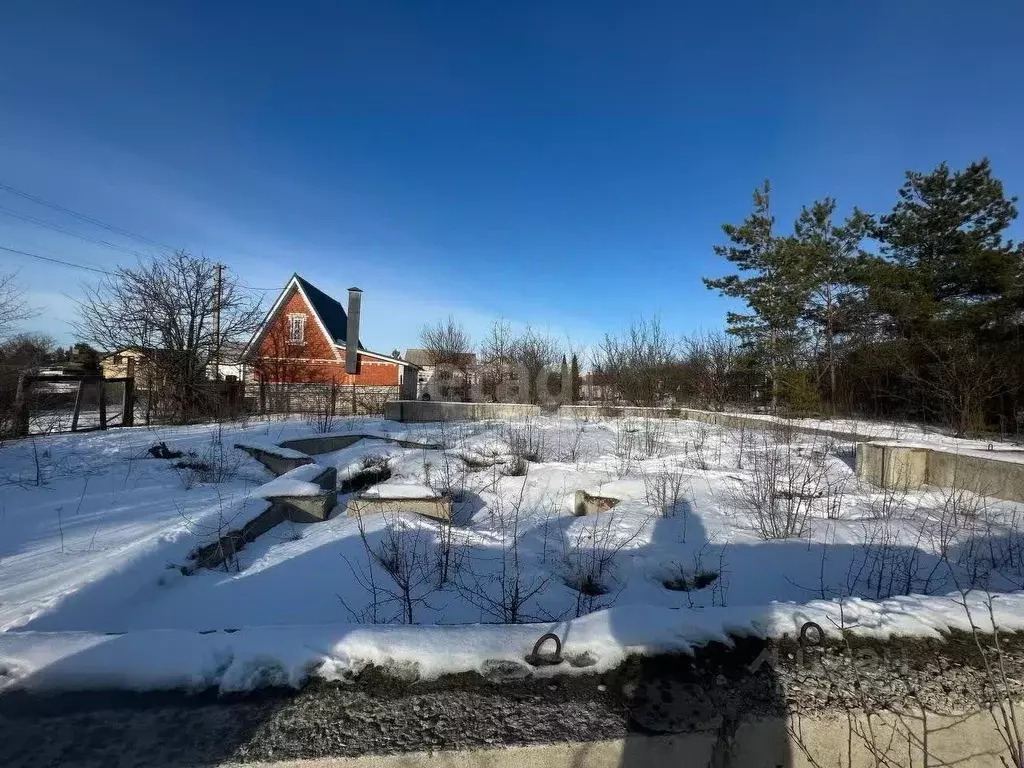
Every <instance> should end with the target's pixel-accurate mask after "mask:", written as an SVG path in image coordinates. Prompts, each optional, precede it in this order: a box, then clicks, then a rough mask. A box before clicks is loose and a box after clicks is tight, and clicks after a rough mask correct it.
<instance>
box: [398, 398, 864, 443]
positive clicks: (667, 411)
mask: <svg viewBox="0 0 1024 768" xmlns="http://www.w3.org/2000/svg"><path fill="white" fill-rule="evenodd" d="M546 413H550V414H557V415H559V416H579V417H581V418H592V419H597V418H604V419H616V418H634V419H635V418H646V417H651V418H659V419H660V418H667V419H690V420H692V421H701V422H704V423H706V424H717V425H719V426H722V427H732V428H735V429H739V428H741V427H745V428H747V429H762V430H763V429H772V428H780V429H792V430H793V431H794V432H799V433H800V434H807V435H821V436H823V437H831V438H834V439H836V440H843V441H847V442H859V441H863V440H870V439H871V438H870V437H868V436H866V435H859V434H856V433H854V432H846V431H844V430H838V429H827V428H823V427H812V426H802V425H800V424H799V423H795V422H775V421H772V420H770V419H767V418H759V417H757V416H752V415H749V414H742V413H723V412H718V411H699V410H696V409H693V408H636V407H632V406H605V405H561V406H560V405H552V406H543V407H542V406H539V405H523V404H520V403H444V402H437V401H424V400H396V401H394V402H390V403H388V404H387V405H386V406H385V409H384V418H386V419H388V420H389V421H405V422H423V421H482V420H485V419H511V418H517V417H518V418H521V417H524V416H540V415H542V414H546Z"/></svg>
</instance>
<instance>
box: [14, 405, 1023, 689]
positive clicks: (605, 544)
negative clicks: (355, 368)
mask: <svg viewBox="0 0 1024 768" xmlns="http://www.w3.org/2000/svg"><path fill="white" fill-rule="evenodd" d="M829 424H830V425H831V426H833V427H835V428H837V429H845V428H846V425H843V426H840V425H837V424H833V423H829ZM339 425H340V427H339V430H338V431H339V432H349V433H359V434H370V435H376V436H380V437H391V438H397V439H402V440H412V441H418V442H423V443H436V444H440V445H443V446H444V448H443V449H437V450H428V449H422V448H406V447H401V446H399V445H397V444H396V443H394V442H392V441H386V440H382V439H373V438H368V439H364V440H361V441H359V442H357V443H355V444H353V445H351V446H349V447H348V448H344V449H342V450H338V451H334V452H331V453H325V454H320V455H317V456H316V457H314V458H315V460H316V462H317V464H319V465H322V466H334V467H336V468H337V469H338V470H339V471H338V477H339V483H340V482H342V480H343V479H348V478H352V477H354V476H357V475H359V473H360V472H365V471H366V470H367V469H372V468H380V467H383V466H387V468H388V469H389V470H390V473H391V476H390V477H389V478H388V479H387V480H386V481H384V482H383V483H381V484H379V485H377V486H375V489H376V492H377V493H379V494H380V495H381V496H390V497H401V496H403V495H408V489H409V488H410V487H413V486H419V487H421V488H422V489H423V490H425V491H426V490H433V491H435V492H447V493H451V494H452V495H453V496H454V498H455V499H456V502H455V504H454V506H453V516H454V524H453V525H452V526H451V527H446V526H442V525H441V524H440V523H438V522H437V521H435V520H431V519H427V518H421V517H417V516H413V515H406V514H401V513H399V512H396V513H394V514H385V515H377V516H372V517H366V518H364V519H363V520H362V521H359V520H357V519H355V518H352V517H349V516H348V515H347V514H346V511H345V508H346V505H347V497H346V496H344V495H343V496H341V497H340V499H339V505H338V507H337V508H336V510H335V511H334V513H333V514H332V516H331V518H330V519H329V520H328V521H326V522H322V523H315V524H308V525H298V524H292V523H283V524H281V525H279V526H277V527H276V528H274V529H272V530H271V531H270V532H269V533H266V534H264V535H263V536H261V537H260V538H259V539H257V540H256V541H255V542H253V543H251V544H249V545H248V546H247V547H246V548H245V549H244V550H243V551H241V552H240V553H239V555H238V557H237V562H234V563H233V564H232V566H231V567H228V568H227V569H224V570H203V569H200V570H199V571H198V572H197V573H195V574H193V575H183V573H182V570H181V566H182V565H184V564H186V563H187V562H188V555H189V552H190V551H192V550H193V549H194V548H196V547H197V546H202V545H206V544H210V543H211V542H213V541H214V540H215V539H216V537H217V536H219V535H223V534H224V533H226V532H227V531H228V530H231V529H234V528H240V527H241V526H242V525H243V524H244V523H245V522H247V521H248V520H250V519H252V518H254V517H256V516H257V515H258V514H259V513H260V512H262V511H263V510H264V509H265V508H266V506H267V502H265V501H264V500H263V499H261V498H258V496H257V495H256V490H257V489H258V488H259V487H260V486H262V485H264V484H265V483H267V482H269V481H270V480H272V476H271V475H270V473H269V472H268V471H267V470H266V469H264V468H263V467H262V466H261V465H260V464H259V463H258V462H256V461H255V460H254V459H252V458H250V457H249V456H248V455H247V454H245V453H243V452H242V451H239V450H235V449H234V448H233V447H232V446H233V445H234V443H235V442H245V443H247V444H261V445H274V444H277V443H279V442H281V441H283V440H287V439H290V438H295V437H302V436H311V435H312V434H313V430H312V429H311V427H310V426H308V425H307V424H306V423H304V422H303V421H301V420H291V421H269V422H251V423H248V424H245V425H242V424H230V425H223V426H222V427H218V426H216V425H214V426H209V425H207V426H190V427H176V428H157V429H145V428H135V429H120V430H111V431H109V432H105V433H87V434H80V435H55V436H47V437H37V438H33V439H30V440H23V441H16V442H10V443H8V444H6V445H4V446H2V447H0V688H2V687H3V686H5V685H12V684H22V685H26V686H30V687H31V686H36V687H65V688H66V687H93V686H105V685H124V686H128V687H143V688H145V687H175V686H182V685H184V686H187V687H205V686H208V685H215V686H219V687H221V688H222V689H223V690H237V689H245V688H250V687H254V686H258V685H266V684H270V683H291V684H295V683H298V682H300V681H301V680H302V679H304V678H305V677H306V676H307V675H309V674H319V675H322V676H326V677H336V678H343V677H345V676H346V675H350V674H352V673H353V672H356V671H358V669H359V668H361V666H363V665H365V664H367V663H371V662H372V663H380V664H385V665H387V664H405V665H409V664H415V665H417V667H418V673H419V674H421V675H423V676H431V675H436V674H440V673H443V672H446V671H461V670H466V669H481V668H482V667H483V666H484V665H485V663H486V662H488V660H490V661H492V662H493V661H494V660H506V661H513V660H515V661H522V659H523V657H524V656H525V654H526V653H527V652H528V651H529V650H530V648H531V647H532V643H533V641H534V640H535V639H536V638H537V637H539V635H540V634H542V633H544V632H547V631H555V632H556V633H557V634H559V635H560V636H562V638H563V640H564V643H565V653H566V654H567V655H568V656H569V657H570V659H572V658H577V659H580V660H581V661H580V663H581V664H584V663H585V664H587V665H590V666H589V667H588V668H592V667H598V668H607V667H609V666H612V665H614V664H615V663H617V662H618V661H620V660H621V659H622V658H623V656H624V654H626V653H628V652H630V651H635V650H639V651H644V650H648V651H654V650H685V649H687V648H689V647H690V646H691V645H692V644H693V643H698V642H702V641H706V640H708V639H723V638H724V637H725V636H726V633H727V632H730V631H731V632H741V633H755V634H760V635H773V634H781V633H783V632H789V633H791V634H792V633H794V632H796V631H798V630H799V628H800V626H801V625H802V624H803V623H804V622H805V621H811V620H813V621H816V622H818V623H819V624H821V625H822V626H823V627H824V628H825V629H826V630H827V631H836V630H837V629H838V628H839V627H840V626H842V627H847V628H851V629H854V630H855V631H860V632H866V633H872V634H883V635H884V634H889V633H891V632H903V633H915V634H919V633H930V632H935V631H936V630H937V629H942V628H945V627H948V626H963V627H969V626H970V623H969V620H968V616H967V611H966V610H965V608H964V605H963V604H962V603H963V599H964V598H963V593H964V592H966V591H967V590H971V589H974V590H984V591H975V592H973V593H971V594H970V595H969V596H968V599H967V604H968V606H969V607H971V608H972V610H971V617H972V618H973V620H974V621H975V623H976V624H979V625H983V626H984V625H985V623H986V622H988V623H989V625H990V624H991V621H990V618H989V617H988V610H989V608H988V606H987V605H986V599H985V596H986V595H987V594H988V593H990V592H997V593H1007V594H1000V595H999V596H998V597H997V598H996V600H995V603H994V604H993V608H992V610H993V614H994V615H995V617H996V620H997V623H998V624H999V625H1000V626H1002V627H1005V628H1017V627H1022V628H1024V595H1022V594H1017V593H1015V590H1019V589H1021V588H1022V587H1024V542H1022V540H1021V537H1020V535H1019V534H1018V532H1017V529H1018V525H1017V523H1018V518H1019V515H1020V514H1021V512H1022V510H1021V508H1020V505H1016V504H1013V503H1009V502H994V501H991V500H985V499H978V498H976V497H973V496H971V495H970V494H968V493H966V492H963V491H959V490H957V489H952V490H949V489H947V490H940V489H926V490H923V491H920V492H911V493H907V494H903V493H894V492H892V491H883V490H881V489H878V488H873V487H870V486H867V485H865V484H863V483H861V482H860V481H859V480H858V479H857V478H856V476H855V473H854V471H853V468H852V463H853V453H852V445H850V444H845V445H844V444H841V443H837V442H836V441H834V440H831V439H826V438H823V437H820V436H819V437H812V436H801V435H796V436H794V437H793V438H792V439H791V440H790V439H785V438H781V437H779V436H778V435H777V434H776V433H774V432H771V431H766V432H763V433H762V432H758V431H755V430H750V429H747V430H743V431H742V432H741V431H740V430H733V429H726V428H719V427H713V426H709V425H706V424H702V423H699V422H694V421H685V420H684V421H679V420H647V419H615V420H597V419H595V420H590V421H584V420H581V419H573V418H567V417H543V418H533V419H513V420H511V421H507V422H501V423H497V422H495V423H486V422H479V423H449V424H444V425H439V424H417V425H406V424H397V423H393V422H384V421H380V420H374V419H346V420H339ZM865 429H866V425H865V424H864V423H863V422H860V423H858V424H857V425H856V429H851V431H856V432H859V433H863V432H864V431H865ZM886 429H888V431H886ZM875 431H876V432H878V435H879V437H885V438H886V439H900V440H906V441H911V442H915V443H920V442H923V441H924V442H928V441H930V440H931V437H932V436H930V435H924V434H922V433H921V432H919V431H915V430H911V429H909V428H906V429H903V430H899V433H898V434H894V433H893V431H892V428H891V427H889V428H883V427H878V429H876V430H875ZM874 433H875V432H872V434H874ZM160 441H165V442H166V443H167V445H168V447H169V448H171V449H173V450H178V451H182V452H183V453H184V454H185V455H184V456H183V457H182V460H185V461H188V462H189V463H190V464H192V465H193V466H192V468H176V467H175V466H174V465H175V463H176V462H175V461H173V460H162V459H154V458H151V457H150V456H149V455H148V453H147V450H148V448H149V447H150V446H152V445H154V444H155V443H157V442H160ZM942 442H943V444H946V445H948V444H950V442H951V441H950V439H949V438H943V440H942ZM964 447H972V448H973V447H975V446H973V445H967V444H965V445H964ZM189 454H194V455H191V456H190V455H189ZM200 463H203V464H205V465H207V466H206V468H197V465H198V464H200ZM301 479H302V480H307V479H308V478H305V477H303V478H301ZM389 486H390V487H392V488H393V491H394V492H393V493H389V492H388V488H389ZM579 490H582V491H586V492H587V493H588V494H590V495H591V496H597V497H603V498H607V499H612V500H616V501H615V505H614V506H613V507H611V508H610V509H608V510H607V511H604V512H601V513H599V514H594V515H586V516H581V517H577V516H575V515H574V514H573V510H574V505H575V492H576V491H579ZM608 503H612V502H608ZM402 623H413V624H416V625H433V626H414V627H398V626H393V625H395V624H402ZM513 623H514V624H516V625H517V626H514V627H513V626H510V624H513ZM384 625H392V626H384ZM440 625H459V626H440ZM465 625H472V626H465ZM524 625H525V626H524ZM110 633H126V634H120V635H114V634H110ZM563 666H564V665H563Z"/></svg>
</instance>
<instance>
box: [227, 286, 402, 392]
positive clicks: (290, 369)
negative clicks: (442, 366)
mask: <svg viewBox="0 0 1024 768" xmlns="http://www.w3.org/2000/svg"><path fill="white" fill-rule="evenodd" d="M361 299H362V291H360V290H359V289H358V288H350V289H349V291H348V311H347V312H346V310H345V308H344V307H342V305H341V304H340V303H339V302H338V301H336V300H335V299H333V298H332V297H330V296H328V295H327V294H326V293H324V292H323V291H321V290H320V289H319V288H317V287H316V286H315V285H313V284H312V283H310V282H309V281H308V280H306V279H304V278H302V277H300V276H299V275H298V274H295V275H292V277H291V278H290V279H289V280H288V282H287V283H286V284H285V286H284V289H283V290H282V291H281V294H280V295H279V296H278V297H277V301H275V302H274V305H273V306H272V307H271V308H270V311H269V312H268V313H267V316H266V317H265V318H264V320H263V323H262V324H261V325H260V328H259V330H258V331H257V332H256V334H255V335H254V336H253V338H252V340H251V341H250V342H249V344H247V345H246V347H245V350H244V351H243V352H242V354H241V356H240V360H241V362H242V363H244V364H245V366H246V372H245V375H246V377H247V379H248V380H250V381H251V382H254V383H255V384H256V385H257V386H258V387H259V388H260V391H261V397H262V396H264V394H265V389H266V388H267V386H269V385H274V386H275V387H277V388H278V389H281V388H288V387H292V389H294V385H304V384H334V385H339V386H354V387H361V388H367V387H373V388H380V389H382V390H383V389H385V388H390V389H394V390H395V392H394V395H395V396H396V397H415V393H416V384H417V382H416V374H417V371H418V368H417V367H416V365H415V364H413V363H411V362H410V361H408V360H401V359H399V358H396V357H393V356H391V355H385V354H381V353H379V352H372V351H370V350H368V349H366V348H365V347H364V346H363V345H362V344H360V343H359V315H360V305H361ZM350 342H351V343H350Z"/></svg>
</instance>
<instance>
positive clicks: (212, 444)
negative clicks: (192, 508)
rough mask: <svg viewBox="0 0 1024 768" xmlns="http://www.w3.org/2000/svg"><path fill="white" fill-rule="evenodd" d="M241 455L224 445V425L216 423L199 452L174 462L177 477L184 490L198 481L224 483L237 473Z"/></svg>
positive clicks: (192, 486)
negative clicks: (201, 450)
mask: <svg viewBox="0 0 1024 768" xmlns="http://www.w3.org/2000/svg"><path fill="white" fill-rule="evenodd" d="M241 462H242V457H241V454H239V452H238V451H236V450H234V449H233V448H232V447H231V446H230V443H229V445H228V446H227V447H225V445H224V426H223V424H220V423H218V424H217V426H216V428H215V429H213V430H212V431H211V432H210V439H209V440H208V441H207V443H206V446H205V448H204V449H203V452H202V453H201V454H198V455H196V454H191V455H190V456H189V457H188V458H187V459H184V460H182V461H179V462H178V463H177V464H175V465H174V466H175V468H176V469H177V470H178V477H179V478H180V479H181V483H182V485H183V486H184V487H185V489H186V490H190V489H192V488H194V487H195V486H196V485H198V484H200V483H224V482H227V481H228V480H231V479H232V478H234V477H235V476H236V475H237V474H238V468H239V466H240V465H241Z"/></svg>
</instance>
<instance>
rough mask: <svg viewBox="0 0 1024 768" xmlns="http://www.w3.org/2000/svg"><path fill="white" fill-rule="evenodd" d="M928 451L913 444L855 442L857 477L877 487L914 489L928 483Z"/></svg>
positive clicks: (929, 451)
mask: <svg viewBox="0 0 1024 768" xmlns="http://www.w3.org/2000/svg"><path fill="white" fill-rule="evenodd" d="M930 453H931V450H930V449H928V448H923V447H920V446H913V445H894V444H891V443H858V444H857V476H858V477H860V478H861V479H863V480H866V481H867V482H869V483H871V484H872V485H877V486H878V487H880V488H897V489H899V490H903V491H911V490H915V489H917V488H920V487H921V486H923V485H926V484H928V483H929V454H930Z"/></svg>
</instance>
